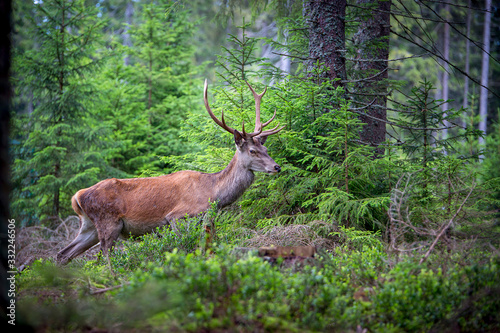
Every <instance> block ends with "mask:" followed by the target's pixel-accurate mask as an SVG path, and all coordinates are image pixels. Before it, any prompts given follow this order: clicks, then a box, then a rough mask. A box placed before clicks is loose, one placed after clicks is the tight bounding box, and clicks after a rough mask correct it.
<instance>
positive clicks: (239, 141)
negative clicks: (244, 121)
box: [234, 130, 244, 147]
mask: <svg viewBox="0 0 500 333" xmlns="http://www.w3.org/2000/svg"><path fill="white" fill-rule="evenodd" d="M234 143H236V145H237V146H238V147H241V146H242V145H243V143H244V140H243V135H241V133H240V132H238V131H237V130H234Z"/></svg>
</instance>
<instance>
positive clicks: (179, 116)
mask: <svg viewBox="0 0 500 333" xmlns="http://www.w3.org/2000/svg"><path fill="white" fill-rule="evenodd" d="M138 11H139V12H140V13H141V17H140V18H139V21H140V23H139V24H137V25H134V26H130V27H129V30H128V33H129V34H130V37H131V42H132V46H131V47H130V48H128V50H127V51H126V52H127V53H128V54H129V56H130V59H129V61H130V64H131V68H129V69H127V80H128V81H129V82H130V83H131V84H134V85H140V87H141V89H142V92H141V93H142V100H143V101H144V110H143V111H142V112H143V113H144V114H146V115H147V120H148V123H149V127H150V129H149V133H148V137H147V139H146V141H145V142H146V145H147V147H149V151H148V152H147V154H149V155H150V156H153V160H151V161H150V163H149V164H148V165H146V166H145V167H144V168H143V169H149V171H153V173H154V172H158V171H167V172H168V171H170V170H168V165H166V164H165V163H164V162H162V161H163V160H162V159H160V158H159V157H162V156H170V155H180V154H182V153H185V152H188V151H190V150H192V149H194V147H188V142H187V140H186V139H185V138H183V137H181V136H180V128H181V126H182V124H183V123H184V121H185V120H186V119H187V118H188V113H189V112H190V111H191V110H193V109H195V106H197V105H199V103H201V96H202V94H201V88H202V84H201V82H198V80H195V79H194V78H193V75H194V74H195V68H194V67H193V64H192V61H193V49H192V46H191V44H190V43H189V40H190V37H191V35H192V33H193V30H194V24H193V23H191V22H189V20H188V19H187V16H188V12H187V11H184V10H181V9H179V8H177V7H176V3H172V2H171V1H166V0H161V1H158V2H154V3H153V2H151V3H148V4H143V5H142V7H141V8H140V9H138ZM165 168H167V169H166V170H163V169H165ZM144 171H146V170H144Z"/></svg>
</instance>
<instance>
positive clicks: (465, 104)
mask: <svg viewBox="0 0 500 333" xmlns="http://www.w3.org/2000/svg"><path fill="white" fill-rule="evenodd" d="M471 5H472V4H471V0H468V1H467V7H468V8H467V38H466V39H465V74H467V75H469V72H470V64H469V57H470V40H469V39H470V25H471V18H472V15H471ZM462 106H463V107H464V109H466V108H467V107H469V78H468V77H467V76H466V77H465V82H464V102H463V105H462ZM464 123H465V120H464Z"/></svg>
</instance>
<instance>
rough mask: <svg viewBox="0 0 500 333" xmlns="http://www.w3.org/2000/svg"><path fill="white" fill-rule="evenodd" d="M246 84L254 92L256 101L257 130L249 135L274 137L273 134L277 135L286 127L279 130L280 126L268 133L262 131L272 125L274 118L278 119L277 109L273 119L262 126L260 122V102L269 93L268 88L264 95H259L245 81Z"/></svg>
mask: <svg viewBox="0 0 500 333" xmlns="http://www.w3.org/2000/svg"><path fill="white" fill-rule="evenodd" d="M245 83H246V84H247V86H248V88H250V90H251V91H252V94H253V98H254V99H255V129H254V132H253V133H250V134H249V135H250V136H256V135H258V136H260V137H264V136H269V135H272V134H276V133H278V132H279V131H281V130H282V129H283V128H285V126H282V127H281V128H279V129H278V127H279V125H278V126H276V127H275V128H273V129H270V130H267V131H262V129H263V128H264V127H266V126H267V125H269V123H271V121H273V120H274V117H276V109H274V114H273V116H272V117H271V119H269V120H268V121H266V122H265V123H264V124H262V123H261V121H260V102H261V100H262V96H264V94H265V93H266V91H267V87H266V88H265V89H264V91H263V92H262V93H260V94H257V93H256V92H255V90H254V89H253V88H252V86H251V85H250V84H249V83H248V82H247V81H245Z"/></svg>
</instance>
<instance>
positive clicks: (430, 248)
mask: <svg viewBox="0 0 500 333" xmlns="http://www.w3.org/2000/svg"><path fill="white" fill-rule="evenodd" d="M472 191H474V184H472V188H471V190H470V191H469V194H467V197H466V198H465V199H464V201H463V202H462V204H461V205H460V207H459V208H458V210H457V212H456V213H455V215H453V217H452V218H451V219H450V221H449V222H448V224H447V225H446V226H445V227H444V228H443V229H442V230H441V232H440V233H439V234H438V235H437V237H436V239H434V241H433V242H432V244H431V246H430V247H429V250H427V253H426V254H425V255H424V256H423V257H422V259H420V263H419V264H422V263H423V262H424V261H425V260H427V258H428V257H429V255H430V254H431V252H432V250H433V249H434V246H436V243H437V242H438V240H439V238H441V236H443V234H444V233H445V231H446V230H448V228H449V227H450V226H451V224H452V223H453V220H455V218H456V217H457V215H458V214H459V213H460V211H461V210H462V208H463V206H464V205H465V203H466V202H467V200H468V199H469V197H470V195H471V194H472Z"/></svg>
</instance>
